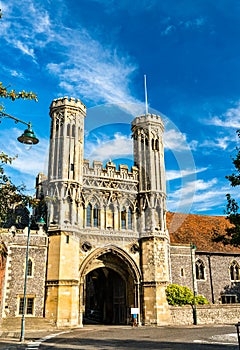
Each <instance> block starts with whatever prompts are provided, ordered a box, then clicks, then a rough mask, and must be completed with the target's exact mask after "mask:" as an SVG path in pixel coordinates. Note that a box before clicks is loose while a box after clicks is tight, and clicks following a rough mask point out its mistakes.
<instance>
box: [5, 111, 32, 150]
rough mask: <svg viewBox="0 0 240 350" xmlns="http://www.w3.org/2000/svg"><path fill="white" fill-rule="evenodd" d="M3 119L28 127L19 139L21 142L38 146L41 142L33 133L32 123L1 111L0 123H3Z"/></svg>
mask: <svg viewBox="0 0 240 350" xmlns="http://www.w3.org/2000/svg"><path fill="white" fill-rule="evenodd" d="M1 118H10V119H13V120H15V123H22V124H25V125H27V127H28V128H27V129H26V130H25V131H24V133H23V134H22V135H21V136H19V137H18V141H19V142H21V143H24V144H26V145H36V144H37V143H38V142H39V140H38V138H37V137H36V136H35V134H34V132H33V129H32V124H31V123H30V122H29V123H26V122H24V121H23V120H21V119H18V118H16V117H13V116H12V115H10V114H7V113H4V112H2V111H0V122H1Z"/></svg>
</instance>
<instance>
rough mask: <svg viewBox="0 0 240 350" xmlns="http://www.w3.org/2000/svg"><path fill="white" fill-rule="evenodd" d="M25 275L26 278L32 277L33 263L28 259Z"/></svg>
mask: <svg viewBox="0 0 240 350" xmlns="http://www.w3.org/2000/svg"><path fill="white" fill-rule="evenodd" d="M27 275H28V276H32V275H33V262H32V260H31V259H28V266H27Z"/></svg>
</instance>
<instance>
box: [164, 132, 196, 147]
mask: <svg viewBox="0 0 240 350" xmlns="http://www.w3.org/2000/svg"><path fill="white" fill-rule="evenodd" d="M163 142H164V146H165V149H166V150H167V149H170V150H175V151H177V152H181V151H186V150H189V149H190V144H188V142H187V137H186V134H183V133H181V132H180V131H179V130H177V129H167V130H166V131H165V133H164V136H163Z"/></svg>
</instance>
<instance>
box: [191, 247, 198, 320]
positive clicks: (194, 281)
mask: <svg viewBox="0 0 240 350" xmlns="http://www.w3.org/2000/svg"><path fill="white" fill-rule="evenodd" d="M196 249H197V247H196V246H195V244H192V243H190V252H191V265H192V283H193V324H194V325H196V324H197V307H196V294H197V292H196V278H195V277H196V274H195V261H194V255H195V254H194V255H193V250H194V252H195V250H196Z"/></svg>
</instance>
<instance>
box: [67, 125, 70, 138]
mask: <svg viewBox="0 0 240 350" xmlns="http://www.w3.org/2000/svg"><path fill="white" fill-rule="evenodd" d="M67 136H70V124H68V125H67Z"/></svg>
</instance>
